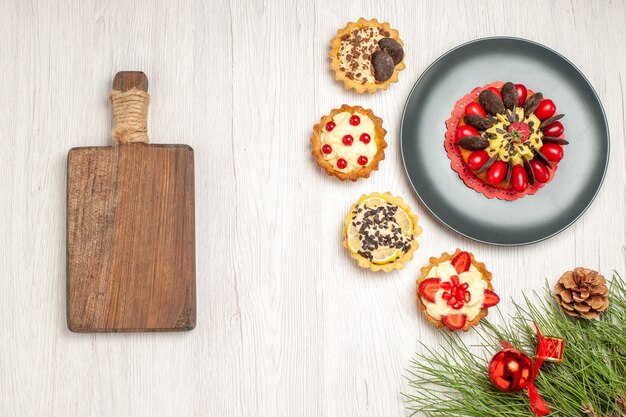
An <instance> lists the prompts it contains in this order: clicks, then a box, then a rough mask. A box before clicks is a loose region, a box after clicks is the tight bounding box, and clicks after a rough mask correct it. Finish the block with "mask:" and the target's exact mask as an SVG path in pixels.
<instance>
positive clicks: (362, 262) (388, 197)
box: [343, 192, 422, 272]
mask: <svg viewBox="0 0 626 417" xmlns="http://www.w3.org/2000/svg"><path fill="white" fill-rule="evenodd" d="M371 197H380V198H382V199H384V200H385V201H387V202H389V203H391V204H394V205H396V206H398V207H400V208H401V209H402V210H404V211H405V212H406V213H407V214H408V215H409V216H410V217H411V221H412V222H413V242H411V247H410V249H409V250H408V251H407V252H405V253H404V254H403V255H402V256H400V257H398V258H397V259H395V260H394V261H393V262H388V263H386V264H376V263H374V262H372V261H370V260H369V259H367V258H364V257H363V256H361V255H359V254H358V253H354V252H352V251H351V250H350V248H349V247H348V227H349V225H350V222H351V221H352V218H353V215H352V212H353V211H354V209H355V208H356V205H357V204H359V201H361V200H364V199H366V198H371ZM417 222H418V218H417V215H416V214H415V213H413V211H412V210H411V208H410V207H409V206H408V205H406V204H405V203H404V201H403V200H402V198H401V197H394V196H393V195H392V194H391V193H390V192H385V193H383V194H381V193H371V194H368V195H365V194H363V195H362V196H361V197H360V198H359V200H358V201H357V202H356V203H354V204H353V205H352V207H350V210H349V211H348V214H347V215H346V217H345V218H344V226H343V236H344V239H343V246H344V247H345V248H346V249H347V250H348V253H349V254H350V257H352V259H354V260H356V261H357V263H358V265H359V266H360V267H361V268H367V269H370V270H371V271H373V272H378V271H383V272H391V271H393V270H394V269H398V270H400V269H402V268H403V267H404V264H405V263H407V262H408V261H410V260H411V259H413V253H414V252H415V251H416V250H417V248H418V247H419V243H418V242H417V237H418V236H419V235H420V234H421V233H422V228H421V227H420V226H419V224H418V223H417Z"/></svg>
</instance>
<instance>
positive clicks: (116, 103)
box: [109, 88, 150, 143]
mask: <svg viewBox="0 0 626 417" xmlns="http://www.w3.org/2000/svg"><path fill="white" fill-rule="evenodd" d="M109 100H110V101H111V106H112V107H113V122H114V125H115V126H114V127H113V133H111V137H112V138H113V140H115V141H116V142H118V143H137V142H145V143H147V142H148V105H149V104H150V94H148V93H146V92H145V91H142V90H138V89H136V88H133V89H132V90H128V91H119V90H112V91H111V94H110V95H109Z"/></svg>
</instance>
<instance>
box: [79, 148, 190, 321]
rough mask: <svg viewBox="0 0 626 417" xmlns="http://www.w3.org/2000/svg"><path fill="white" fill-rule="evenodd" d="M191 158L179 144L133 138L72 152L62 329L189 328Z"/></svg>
mask: <svg viewBox="0 0 626 417" xmlns="http://www.w3.org/2000/svg"><path fill="white" fill-rule="evenodd" d="M193 162H194V161H193V150H192V149H191V148H190V147H189V146H186V145H150V144H144V143H135V144H122V145H115V146H103V147H85V148H74V149H72V150H71V151H70V153H69V156H68V164H67V169H68V175H67V181H68V190H67V218H68V220H67V239H68V252H67V256H68V268H67V314H68V326H69V328H70V330H73V331H76V332H110V331H116V332H120V331H123V332H128V331H168V330H169V331H176V330H190V329H192V328H194V327H195V324H196V282H195V278H196V277H195V239H194V236H195V230H194V183H193V179H194V172H193Z"/></svg>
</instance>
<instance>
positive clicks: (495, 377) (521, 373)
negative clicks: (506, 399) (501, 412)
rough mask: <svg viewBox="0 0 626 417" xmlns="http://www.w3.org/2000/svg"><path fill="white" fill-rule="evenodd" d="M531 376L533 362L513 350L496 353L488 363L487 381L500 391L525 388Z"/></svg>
mask: <svg viewBox="0 0 626 417" xmlns="http://www.w3.org/2000/svg"><path fill="white" fill-rule="evenodd" d="M532 376H533V361H532V360H531V359H530V358H529V357H528V356H526V355H525V354H523V353H522V352H520V351H519V350H517V349H514V348H508V349H504V350H501V351H500V352H498V353H496V354H495V356H494V357H493V358H492V359H491V362H489V379H491V382H492V383H493V385H495V386H496V388H498V389H499V390H501V391H506V392H514V391H519V390H521V389H524V388H527V387H528V385H529V384H530V382H531V378H532Z"/></svg>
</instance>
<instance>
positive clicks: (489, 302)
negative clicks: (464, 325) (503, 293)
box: [483, 290, 500, 308]
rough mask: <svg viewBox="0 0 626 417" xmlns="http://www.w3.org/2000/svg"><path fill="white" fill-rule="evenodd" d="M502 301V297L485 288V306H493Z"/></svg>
mask: <svg viewBox="0 0 626 417" xmlns="http://www.w3.org/2000/svg"><path fill="white" fill-rule="evenodd" d="M499 302H500V297H498V294H496V293H495V292H493V291H489V290H485V299H484V300H483V307H487V308H489V307H493V306H495V305H496V304H498V303H499Z"/></svg>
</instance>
